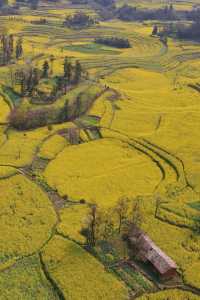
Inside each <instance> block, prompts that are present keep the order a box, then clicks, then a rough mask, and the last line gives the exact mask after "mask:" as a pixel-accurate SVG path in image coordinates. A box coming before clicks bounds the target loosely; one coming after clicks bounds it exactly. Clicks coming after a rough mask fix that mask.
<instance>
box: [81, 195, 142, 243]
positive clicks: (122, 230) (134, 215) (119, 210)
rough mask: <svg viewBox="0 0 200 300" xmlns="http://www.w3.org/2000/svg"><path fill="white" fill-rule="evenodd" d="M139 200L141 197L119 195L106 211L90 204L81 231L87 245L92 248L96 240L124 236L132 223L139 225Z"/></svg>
mask: <svg viewBox="0 0 200 300" xmlns="http://www.w3.org/2000/svg"><path fill="white" fill-rule="evenodd" d="M141 202H142V199H141V197H138V198H136V199H129V198H127V197H121V198H120V199H119V200H118V202H117V204H116V206H115V207H114V208H112V209H108V210H107V211H106V210H101V209H100V208H99V207H98V206H97V205H91V207H90V211H89V213H88V216H87V219H86V222H85V223H86V225H85V226H84V228H82V231H81V233H82V234H83V235H84V236H85V237H86V243H87V246H88V247H90V248H92V247H95V246H96V244H97V243H98V241H101V240H107V241H109V239H112V238H113V237H116V236H119V237H125V236H126V235H127V234H128V231H129V229H130V226H132V225H135V226H137V227H140V226H141V224H142V222H143V214H142V210H141Z"/></svg>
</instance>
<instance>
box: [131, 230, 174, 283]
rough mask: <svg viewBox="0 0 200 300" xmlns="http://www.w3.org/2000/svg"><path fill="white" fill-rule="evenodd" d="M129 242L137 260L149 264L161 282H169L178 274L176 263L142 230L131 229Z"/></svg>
mask: <svg viewBox="0 0 200 300" xmlns="http://www.w3.org/2000/svg"><path fill="white" fill-rule="evenodd" d="M129 242H130V246H131V248H132V249H133V251H134V254H135V255H136V258H137V259H138V260H140V261H142V262H144V263H146V264H148V265H149V267H150V268H151V270H153V271H154V272H155V273H156V274H157V275H158V276H159V278H160V279H161V280H169V279H171V278H173V277H174V276H175V275H176V274H177V272H176V270H177V265H176V263H175V262H174V261H173V260H172V259H171V258H170V257H169V256H167V255H166V254H165V253H164V252H163V251H162V250H161V249H160V248H159V247H157V246H156V245H155V243H154V242H153V241H152V240H151V239H150V238H149V237H148V236H147V235H146V234H145V233H144V232H142V231H141V230H140V229H138V228H136V227H133V228H131V230H130V232H129Z"/></svg>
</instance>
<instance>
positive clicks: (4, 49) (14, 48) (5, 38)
mask: <svg viewBox="0 0 200 300" xmlns="http://www.w3.org/2000/svg"><path fill="white" fill-rule="evenodd" d="M0 43H1V65H6V64H8V63H10V61H11V60H12V59H14V58H16V59H19V58H20V57H21V56H22V55H23V41H22V38H18V39H17V40H16V41H15V40H14V36H13V35H12V34H9V35H6V34H3V35H1V37H0Z"/></svg>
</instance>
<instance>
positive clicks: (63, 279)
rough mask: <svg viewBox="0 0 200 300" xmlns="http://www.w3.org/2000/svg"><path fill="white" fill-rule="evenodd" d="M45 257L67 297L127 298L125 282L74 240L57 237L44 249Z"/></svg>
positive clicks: (120, 299) (52, 273) (52, 274)
mask: <svg viewBox="0 0 200 300" xmlns="http://www.w3.org/2000/svg"><path fill="white" fill-rule="evenodd" d="M42 259H43V261H44V263H45V264H46V266H47V269H48V272H49V274H50V275H51V276H52V277H53V279H54V280H55V282H56V284H57V285H58V287H59V288H60V289H61V290H62V293H63V294H64V296H65V298H66V299H71V300H82V299H85V300H91V299H93V300H99V299H104V300H126V299H128V291H127V289H126V288H125V286H124V285H123V283H122V282H120V281H119V280H118V279H116V278H115V277H114V276H113V275H112V274H111V273H109V272H107V271H106V270H105V269H104V267H103V266H102V265H101V263H100V262H99V261H98V260H96V258H94V257H93V256H92V255H91V254H89V253H88V252H87V251H85V250H83V248H81V247H80V246H78V245H77V244H76V243H74V242H72V241H69V240H67V239H64V238H62V237H60V236H55V237H54V238H53V239H52V240H51V241H50V242H49V243H48V245H47V246H46V247H45V248H44V250H43V252H42Z"/></svg>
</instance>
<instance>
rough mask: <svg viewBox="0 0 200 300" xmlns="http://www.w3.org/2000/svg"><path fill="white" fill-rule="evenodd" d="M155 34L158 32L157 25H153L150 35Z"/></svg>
mask: <svg viewBox="0 0 200 300" xmlns="http://www.w3.org/2000/svg"><path fill="white" fill-rule="evenodd" d="M157 34H158V26H157V25H154V26H153V30H152V35H157Z"/></svg>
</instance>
